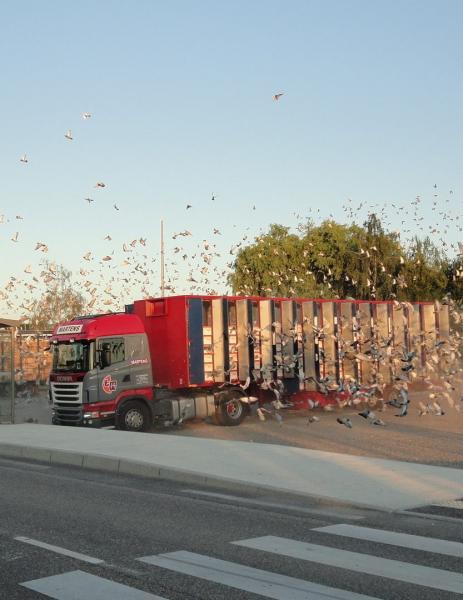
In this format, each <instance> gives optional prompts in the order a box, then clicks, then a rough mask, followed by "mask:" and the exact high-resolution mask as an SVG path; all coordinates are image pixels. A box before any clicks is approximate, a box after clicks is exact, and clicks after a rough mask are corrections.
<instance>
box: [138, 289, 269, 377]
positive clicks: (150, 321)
mask: <svg viewBox="0 0 463 600" xmlns="http://www.w3.org/2000/svg"><path fill="white" fill-rule="evenodd" d="M128 310H129V311H131V312H134V313H135V314H137V315H138V316H139V317H140V318H141V319H142V321H143V323H144V326H145V330H146V332H147V335H148V341H149V347H150V353H151V360H152V369H153V379H154V382H155V385H157V386H163V387H168V388H172V389H176V388H189V387H201V386H204V387H207V386H211V385H213V384H215V383H218V384H220V383H223V382H231V383H233V382H244V381H245V380H246V379H247V377H248V376H250V375H251V372H252V371H253V370H254V368H255V365H256V364H257V366H258V368H259V369H260V364H261V350H260V344H259V343H257V344H256V340H255V338H254V336H253V335H252V332H253V328H254V322H253V319H254V318H255V317H258V305H257V303H255V306H253V303H252V302H251V300H249V299H243V298H234V297H230V298H227V297H217V296H172V297H168V298H154V299H149V300H137V301H136V302H135V303H134V304H133V305H132V306H131V307H128ZM256 323H257V325H258V322H256ZM256 359H257V360H256Z"/></svg>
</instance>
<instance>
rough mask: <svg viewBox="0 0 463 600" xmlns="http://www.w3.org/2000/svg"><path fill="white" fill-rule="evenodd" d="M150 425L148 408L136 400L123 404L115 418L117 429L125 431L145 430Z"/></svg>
mask: <svg viewBox="0 0 463 600" xmlns="http://www.w3.org/2000/svg"><path fill="white" fill-rule="evenodd" d="M150 425H151V422H150V413H149V410H148V409H147V407H146V406H145V405H144V404H143V403H142V402H137V400H132V401H130V402H127V403H126V404H124V405H123V406H122V408H121V411H120V413H119V415H118V417H117V420H116V427H117V429H123V430H125V431H147V430H148V429H149V427H150Z"/></svg>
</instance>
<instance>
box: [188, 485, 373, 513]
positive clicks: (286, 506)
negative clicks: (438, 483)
mask: <svg viewBox="0 0 463 600" xmlns="http://www.w3.org/2000/svg"><path fill="white" fill-rule="evenodd" d="M181 491H182V492H183V493H185V494H197V495H198V496H210V497H211V498H217V499H219V500H220V499H222V500H233V501H236V502H239V503H240V504H247V505H249V506H256V507H258V506H263V507H264V508H265V507H267V508H280V509H282V510H285V511H288V512H289V511H291V512H300V513H304V514H308V515H320V516H324V517H332V518H333V519H347V520H352V521H360V520H362V519H364V518H365V517H364V516H360V515H349V514H346V513H337V512H334V511H329V510H320V509H318V508H314V509H312V508H304V507H303V506H297V505H295V504H292V505H291V504H280V503H278V502H268V501H266V500H255V499H253V498H243V497H242V496H232V495H231V494H219V493H218V492H205V491H203V490H191V489H184V490H181Z"/></svg>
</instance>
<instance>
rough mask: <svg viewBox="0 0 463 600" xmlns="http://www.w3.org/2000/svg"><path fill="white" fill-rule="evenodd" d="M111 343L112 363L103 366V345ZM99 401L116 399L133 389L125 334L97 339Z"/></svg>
mask: <svg viewBox="0 0 463 600" xmlns="http://www.w3.org/2000/svg"><path fill="white" fill-rule="evenodd" d="M104 344H109V348H110V356H111V364H110V366H108V367H104V368H103V367H102V366H101V358H100V357H101V356H102V351H103V345H104ZM97 357H98V362H99V364H100V366H99V367H98V401H99V402H108V401H109V400H114V399H115V398H116V397H117V396H118V395H119V394H120V393H121V392H123V391H124V390H128V389H131V388H132V387H133V384H132V382H131V377H130V363H129V361H128V360H126V341H125V338H124V337H123V336H118V337H116V336H114V337H104V338H99V339H98V340H97Z"/></svg>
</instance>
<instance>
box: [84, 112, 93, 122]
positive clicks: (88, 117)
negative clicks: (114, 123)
mask: <svg viewBox="0 0 463 600" xmlns="http://www.w3.org/2000/svg"><path fill="white" fill-rule="evenodd" d="M91 116H92V115H91V114H90V113H89V112H84V113H82V119H83V120H84V121H88V119H90V117H91Z"/></svg>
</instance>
